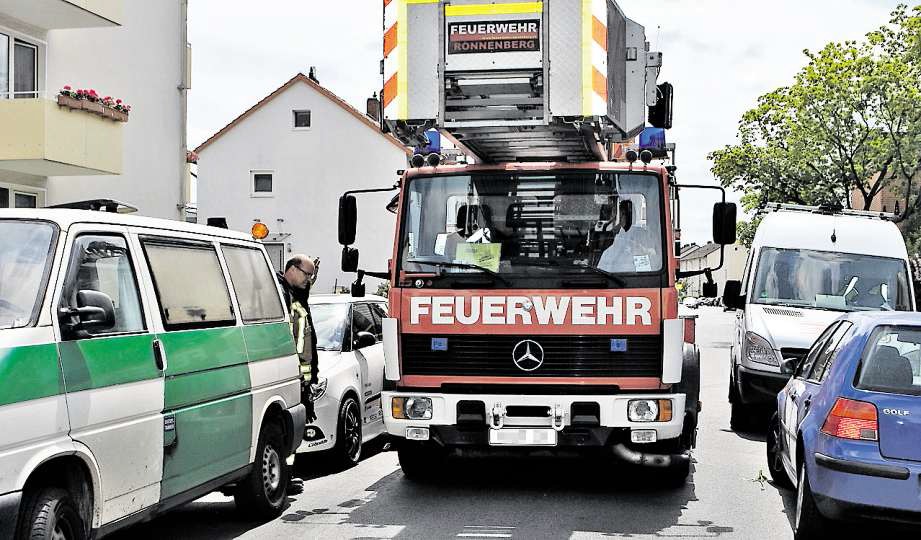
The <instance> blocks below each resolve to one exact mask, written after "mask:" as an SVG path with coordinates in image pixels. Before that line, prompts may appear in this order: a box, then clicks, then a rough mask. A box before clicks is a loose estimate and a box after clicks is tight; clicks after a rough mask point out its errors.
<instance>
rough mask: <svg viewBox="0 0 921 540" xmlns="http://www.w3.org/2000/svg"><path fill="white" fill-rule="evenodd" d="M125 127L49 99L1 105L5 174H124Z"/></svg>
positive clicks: (0, 166) (0, 158)
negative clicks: (60, 105) (123, 134)
mask: <svg viewBox="0 0 921 540" xmlns="http://www.w3.org/2000/svg"><path fill="white" fill-rule="evenodd" d="M122 129H123V123H122V122H116V121H113V120H110V119H108V118H103V117H101V116H98V115H96V114H92V113H89V112H87V111H81V110H70V109H66V108H62V107H59V106H58V104H57V103H56V102H55V101H52V100H50V99H42V98H38V99H0V170H6V171H13V172H19V173H25V174H31V175H36V176H84V175H97V174H121V172H122V152H123V142H122V140H123V136H122Z"/></svg>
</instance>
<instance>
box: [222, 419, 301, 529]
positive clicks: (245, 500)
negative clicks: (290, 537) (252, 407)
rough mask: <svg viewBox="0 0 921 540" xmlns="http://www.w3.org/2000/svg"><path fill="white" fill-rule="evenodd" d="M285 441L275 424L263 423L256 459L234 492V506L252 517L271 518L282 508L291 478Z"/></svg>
mask: <svg viewBox="0 0 921 540" xmlns="http://www.w3.org/2000/svg"><path fill="white" fill-rule="evenodd" d="M284 440H285V439H284V435H283V432H282V428H281V426H280V425H279V424H278V423H276V422H268V423H266V424H265V425H264V426H262V431H260V432H259V443H258V445H257V446H256V461H255V463H253V468H252V470H251V471H250V473H249V475H248V476H247V477H246V478H245V479H244V480H242V481H241V482H240V484H239V485H238V486H237V490H236V492H235V493H234V501H235V502H236V504H237V508H238V509H240V510H241V511H244V512H246V513H248V514H249V515H251V516H253V517H255V518H258V519H274V518H276V517H278V516H279V515H280V514H281V511H282V509H283V508H284V505H285V497H286V495H287V493H288V482H289V480H290V476H289V475H290V471H289V470H288V463H287V461H286V459H285V452H284Z"/></svg>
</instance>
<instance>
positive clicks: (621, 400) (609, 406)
mask: <svg viewBox="0 0 921 540" xmlns="http://www.w3.org/2000/svg"><path fill="white" fill-rule="evenodd" d="M395 397H426V398H429V399H431V400H432V418H431V419H429V420H404V419H398V418H394V417H393V411H392V408H391V402H392V400H393V398H395ZM635 399H671V400H672V419H671V420H670V421H667V422H631V421H629V420H628V417H627V403H628V402H629V401H630V400H635ZM471 405H473V408H474V409H476V408H479V409H480V410H483V411H484V412H485V417H482V418H480V417H478V416H476V415H471V414H469V413H467V412H466V411H467V410H468V409H469V408H471ZM382 407H383V410H384V425H385V426H386V429H387V432H388V433H389V434H390V435H392V436H394V437H398V438H405V437H406V430H407V428H428V430H429V433H430V434H431V439H432V440H433V441H435V442H438V443H439V444H441V445H442V446H445V447H449V448H450V447H457V448H459V447H467V448H477V447H479V448H486V447H489V431H490V430H491V429H496V428H497V424H496V423H495V420H494V416H493V411H494V410H500V411H504V412H505V414H504V415H503V416H502V421H501V423H499V424H498V426H499V428H504V427H508V428H554V427H555V428H556V429H557V432H558V436H557V444H556V446H557V447H569V448H590V447H598V448H602V447H608V448H610V447H613V446H615V445H617V444H622V443H624V442H627V443H629V442H630V436H631V431H633V430H644V431H655V433H656V442H657V443H665V444H668V442H669V441H670V442H672V443H675V444H674V445H673V446H674V447H675V448H677V447H678V445H677V442H678V440H679V439H680V438H681V437H682V435H683V434H684V433H683V431H684V427H685V426H684V409H685V396H684V395H683V394H624V395H613V396H612V395H601V396H599V395H509V394H436V393H428V392H418V393H415V392H384V393H383V402H382ZM587 410H590V411H594V413H593V414H583V412H584V411H587ZM459 411H460V414H459ZM539 411H548V412H550V415H546V414H545V415H540V414H538V412H539ZM552 411H560V412H561V415H560V417H558V418H557V419H554V418H553V417H552V416H553V413H552ZM532 412H533V413H534V414H531V413H532ZM574 413H575V416H574ZM459 418H460V422H459V421H458V420H459ZM637 446H638V447H649V448H652V447H653V446H658V445H656V444H655V443H651V444H648V445H646V444H641V445H637Z"/></svg>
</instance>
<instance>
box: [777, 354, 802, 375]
mask: <svg viewBox="0 0 921 540" xmlns="http://www.w3.org/2000/svg"><path fill="white" fill-rule="evenodd" d="M799 363H800V359H799V358H784V359H783V362H781V363H780V372H781V373H786V374H789V375H792V374H793V373H795V372H796V368H797V366H799Z"/></svg>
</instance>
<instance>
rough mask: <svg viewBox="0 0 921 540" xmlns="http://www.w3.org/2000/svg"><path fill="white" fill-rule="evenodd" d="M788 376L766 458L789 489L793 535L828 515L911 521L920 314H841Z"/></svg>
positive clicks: (919, 492) (920, 409)
mask: <svg viewBox="0 0 921 540" xmlns="http://www.w3.org/2000/svg"><path fill="white" fill-rule="evenodd" d="M791 362H793V361H792V360H791ZM793 373H794V375H793V377H792V378H791V379H790V381H789V382H788V383H787V385H786V386H785V387H784V389H783V390H782V391H781V392H780V393H779V394H778V395H777V413H776V414H775V415H774V417H773V418H772V419H771V425H770V429H769V431H768V436H767V457H768V466H769V469H770V473H771V476H772V477H773V479H774V481H775V483H777V484H780V485H786V486H789V487H793V486H796V489H797V505H796V517H795V520H794V536H795V538H797V539H801V538H820V537H825V536H827V534H828V528H827V525H828V524H829V521H831V520H843V519H847V520H855V519H856V520H861V519H882V520H887V521H893V522H899V523H904V524H911V525H921V314H919V313H893V312H882V313H880V312H861V313H850V314H848V315H845V316H843V317H842V318H840V319H838V320H837V321H835V322H834V323H833V324H832V325H831V326H829V327H828V328H827V329H826V330H825V332H824V333H823V334H822V335H821V336H820V337H819V339H818V340H817V341H816V342H815V344H814V345H813V346H812V349H811V350H810V351H809V354H808V355H806V356H805V357H804V358H803V359H801V360H799V361H798V362H797V365H796V367H795V370H794V372H793Z"/></svg>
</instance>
